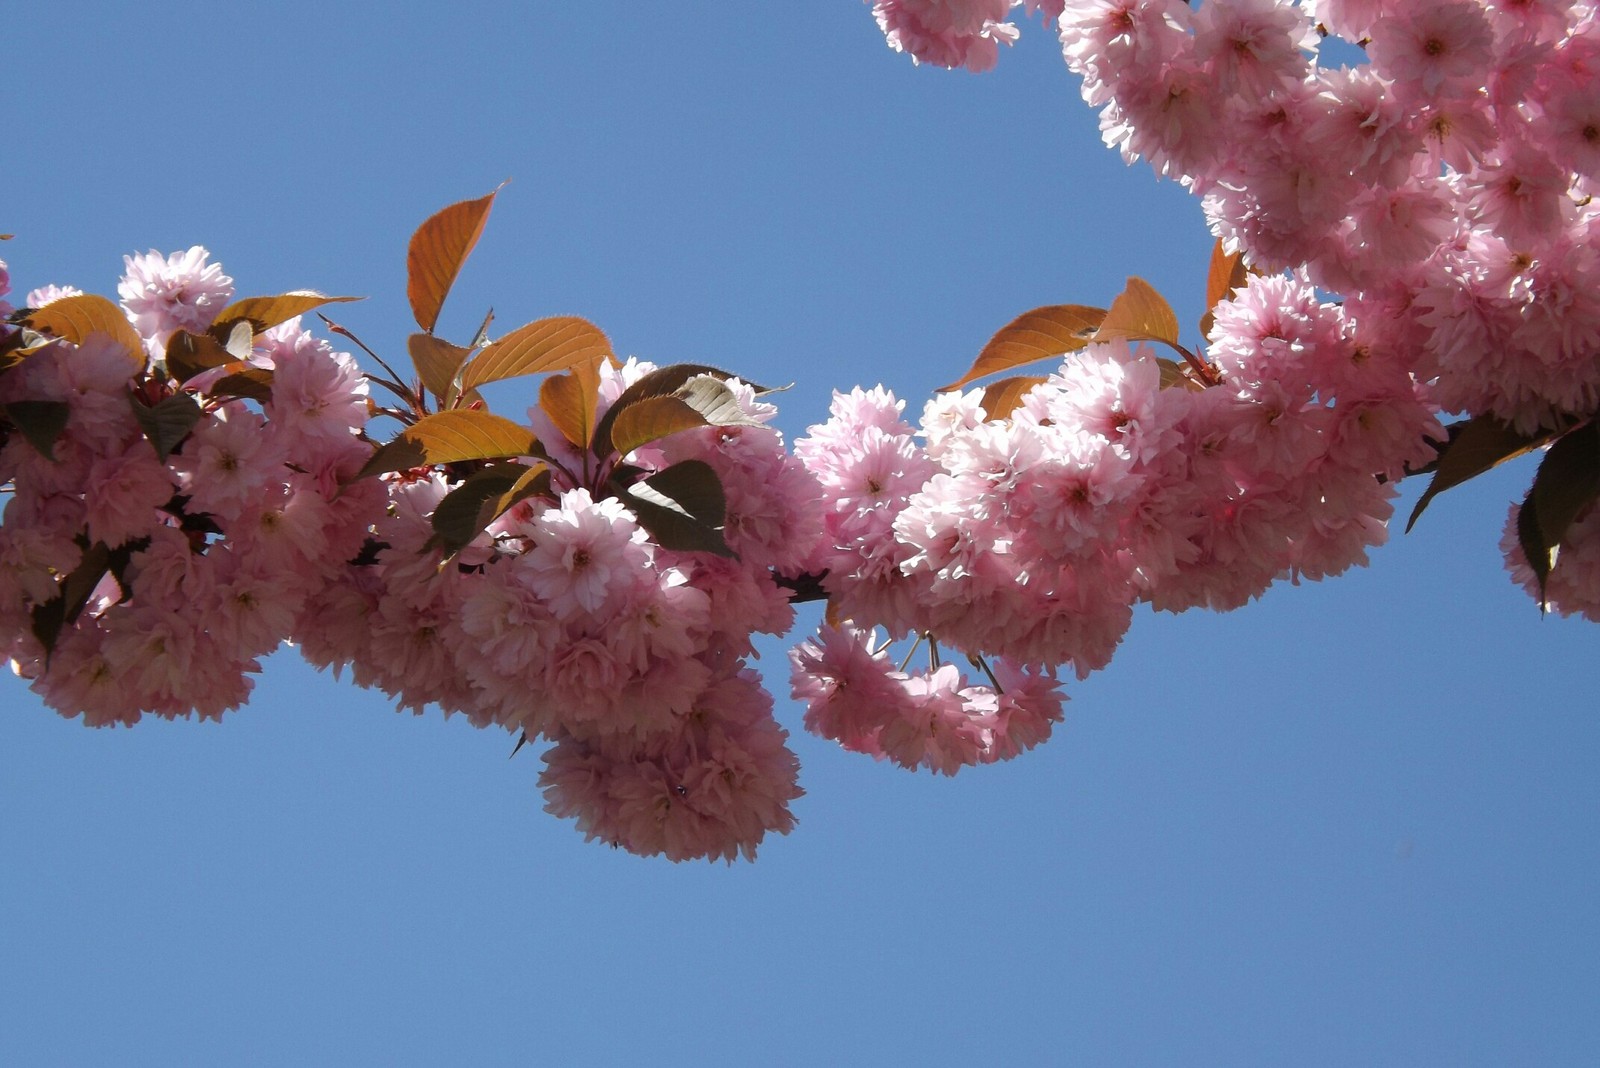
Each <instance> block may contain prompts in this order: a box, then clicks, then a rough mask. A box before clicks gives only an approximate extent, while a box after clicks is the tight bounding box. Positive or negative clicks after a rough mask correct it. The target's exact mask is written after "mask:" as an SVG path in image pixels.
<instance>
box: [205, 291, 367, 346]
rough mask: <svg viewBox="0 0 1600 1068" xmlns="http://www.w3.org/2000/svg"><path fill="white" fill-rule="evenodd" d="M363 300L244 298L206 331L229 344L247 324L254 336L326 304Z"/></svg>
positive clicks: (306, 294)
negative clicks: (238, 329)
mask: <svg viewBox="0 0 1600 1068" xmlns="http://www.w3.org/2000/svg"><path fill="white" fill-rule="evenodd" d="M361 299H362V298H361V297H329V296H325V295H323V294H321V293H315V292H312V291H311V290H295V291H293V292H290V293H280V294H278V295H277V296H274V297H245V298H244V299H243V300H236V301H234V302H233V303H232V304H230V305H228V306H227V307H226V308H223V309H222V311H220V312H218V313H217V318H216V321H215V322H213V323H212V324H211V329H210V330H208V331H207V333H209V334H210V335H211V336H212V337H214V338H216V339H217V340H218V341H221V342H223V343H224V344H226V342H227V340H228V337H229V335H230V334H231V333H232V332H233V330H234V328H235V327H237V326H238V325H239V324H240V323H247V324H249V326H250V329H251V331H252V332H253V333H257V334H259V333H261V332H262V331H263V330H271V329H272V328H273V327H275V326H278V325H280V324H282V323H286V322H288V321H289V320H290V319H293V318H294V317H295V316H296V315H304V314H305V313H306V312H308V311H312V310H314V309H316V308H320V307H322V306H323V305H324V304H344V303H348V302H349V301H352V300H361Z"/></svg>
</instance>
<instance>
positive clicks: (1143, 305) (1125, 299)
mask: <svg viewBox="0 0 1600 1068" xmlns="http://www.w3.org/2000/svg"><path fill="white" fill-rule="evenodd" d="M1119 338H1121V339H1125V340H1129V341H1144V340H1152V341H1165V342H1166V343H1167V344H1169V345H1173V346H1176V345H1177V344H1178V317H1177V316H1176V315H1175V314H1173V311H1172V306H1171V305H1170V304H1168V303H1167V302H1166V299H1165V298H1163V297H1162V296H1161V294H1160V293H1157V292H1156V291H1155V289H1153V288H1152V287H1151V285H1150V283H1149V282H1146V281H1145V280H1144V279H1142V278H1129V279H1128V286H1127V288H1126V289H1124V290H1123V291H1122V292H1121V293H1120V294H1118V296H1117V299H1116V300H1114V301H1112V302H1111V307H1110V308H1109V309H1108V310H1107V311H1106V317H1105V321H1104V322H1102V323H1101V324H1100V328H1099V329H1098V330H1096V331H1095V334H1094V340H1096V341H1113V340H1116V339H1119Z"/></svg>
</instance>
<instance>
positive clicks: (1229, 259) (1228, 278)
mask: <svg viewBox="0 0 1600 1068" xmlns="http://www.w3.org/2000/svg"><path fill="white" fill-rule="evenodd" d="M1249 277H1250V272H1249V271H1247V270H1246V269H1245V266H1244V253H1243V252H1224V251H1222V239H1221V238H1218V239H1217V243H1216V244H1215V245H1213V246H1212V248H1211V267H1210V269H1209V270H1207V271H1206V313H1205V314H1204V315H1202V316H1201V317H1200V336H1201V337H1210V336H1211V324H1212V323H1213V322H1215V321H1216V316H1215V315H1214V314H1213V309H1215V308H1216V306H1217V305H1218V304H1219V303H1220V302H1222V301H1224V300H1227V299H1229V298H1230V297H1232V296H1233V291H1234V290H1235V289H1240V288H1242V287H1243V286H1244V284H1245V281H1246V280H1247V279H1248V278H1249Z"/></svg>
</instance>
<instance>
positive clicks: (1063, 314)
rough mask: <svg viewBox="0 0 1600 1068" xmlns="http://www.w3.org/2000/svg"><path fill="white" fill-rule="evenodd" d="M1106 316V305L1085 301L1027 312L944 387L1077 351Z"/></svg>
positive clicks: (958, 385) (1007, 325)
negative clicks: (965, 370) (966, 369)
mask: <svg viewBox="0 0 1600 1068" xmlns="http://www.w3.org/2000/svg"><path fill="white" fill-rule="evenodd" d="M1105 316H1106V310H1105V309H1104V308H1091V307H1088V306H1087V305H1083V304H1052V305H1050V306H1048V307H1044V308H1035V309H1033V310H1032V311H1030V312H1024V313H1023V314H1021V315H1019V316H1017V317H1016V318H1015V319H1013V320H1011V322H1009V323H1007V324H1006V325H1005V326H1003V327H1001V328H1000V330H999V332H998V333H996V334H995V335H994V337H992V338H990V339H989V343H988V344H987V345H985V346H984V347H983V351H982V352H980V353H978V358H977V359H976V360H974V361H973V364H972V367H971V369H969V370H968V371H967V373H966V374H964V375H962V376H961V377H960V378H958V379H956V380H955V381H954V382H952V383H950V384H949V385H948V386H941V387H940V389H941V390H947V389H960V388H961V387H962V386H964V385H966V384H967V383H968V382H971V381H973V380H974V379H978V378H982V377H983V376H985V375H992V374H995V373H996V372H999V371H1009V370H1011V368H1013V367H1020V366H1021V365H1023V364H1025V363H1033V362H1034V361H1035V360H1047V359H1052V358H1054V357H1057V356H1063V355H1065V354H1067V353H1069V352H1076V351H1077V350H1078V349H1081V348H1083V347H1084V346H1085V345H1087V344H1088V343H1089V340H1090V338H1091V337H1093V336H1094V332H1095V330H1096V329H1097V328H1098V327H1099V326H1100V323H1101V321H1102V320H1103V319H1104V318H1105Z"/></svg>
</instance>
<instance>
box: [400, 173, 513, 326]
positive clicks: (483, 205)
mask: <svg viewBox="0 0 1600 1068" xmlns="http://www.w3.org/2000/svg"><path fill="white" fill-rule="evenodd" d="M498 192H499V190H498V189H497V190H495V192H494V193H490V194H489V195H488V196H485V197H479V198H478V199H477V200H463V201H461V202H460V203H458V204H452V205H450V206H449V207H448V208H445V209H444V210H442V211H439V212H436V213H435V214H433V215H431V216H429V218H428V219H427V220H426V221H425V222H424V223H423V224H422V225H421V226H419V227H417V232H416V233H414V234H412V235H411V244H410V246H409V247H408V248H407V249H406V297H407V298H408V299H409V300H410V301H411V315H412V317H413V318H415V319H416V321H417V325H418V326H420V327H421V328H422V329H423V331H424V332H425V333H429V334H431V333H433V327H434V324H436V323H437V322H438V321H439V310H440V309H441V308H442V307H444V298H445V297H446V296H448V295H449V293H450V287H451V286H453V285H455V282H456V277H457V276H458V275H459V274H460V273H461V265H462V264H464V263H466V262H467V256H468V255H470V254H471V252H472V248H473V246H474V245H476V244H477V243H478V238H479V237H481V236H483V227H484V224H485V223H487V222H488V221H489V209H490V208H491V207H493V206H494V198H495V193H498Z"/></svg>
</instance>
